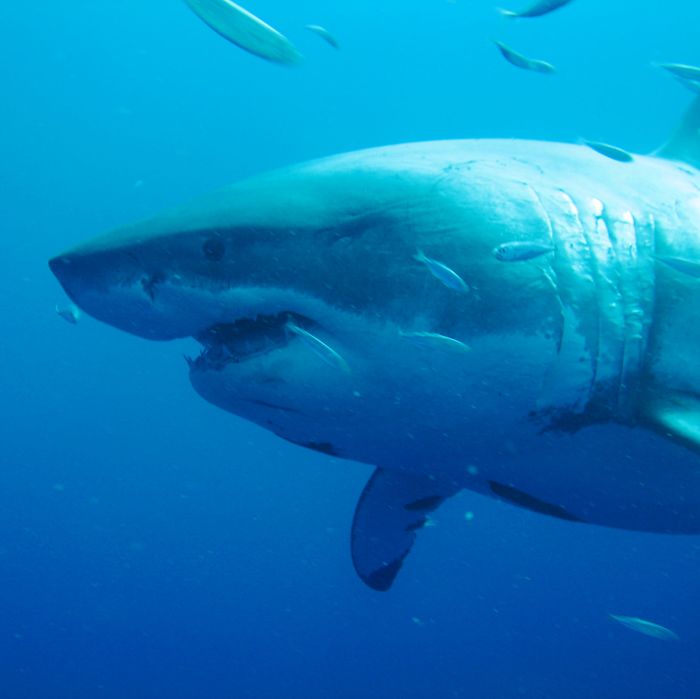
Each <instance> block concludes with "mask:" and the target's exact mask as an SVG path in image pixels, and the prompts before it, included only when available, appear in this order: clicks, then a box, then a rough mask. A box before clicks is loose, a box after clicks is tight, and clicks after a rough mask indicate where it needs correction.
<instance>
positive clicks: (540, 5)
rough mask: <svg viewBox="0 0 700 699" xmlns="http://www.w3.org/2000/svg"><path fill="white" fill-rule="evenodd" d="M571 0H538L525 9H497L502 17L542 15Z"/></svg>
mask: <svg viewBox="0 0 700 699" xmlns="http://www.w3.org/2000/svg"><path fill="white" fill-rule="evenodd" d="M571 1H572V0H540V1H539V2H536V3H535V4H534V5H532V6H530V7H528V8H527V9H525V10H520V11H517V10H502V9H499V10H498V11H499V12H500V13H501V14H502V15H503V16H504V17H514V18H518V17H542V15H548V14H549V13H550V12H554V10H558V9H559V8H560V7H564V5H568V4H569V3H570V2H571Z"/></svg>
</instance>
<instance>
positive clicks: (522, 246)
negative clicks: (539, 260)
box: [493, 240, 554, 262]
mask: <svg viewBox="0 0 700 699" xmlns="http://www.w3.org/2000/svg"><path fill="white" fill-rule="evenodd" d="M550 252H554V246H553V245H547V244H545V243H535V242H532V241H527V240H514V241H512V242H510V243H501V245H498V246H497V247H495V248H494V249H493V254H494V257H495V258H496V259H497V260H500V261H501V262H524V261H525V260H532V259H534V258H535V257H540V256H542V255H548V254H549V253H550Z"/></svg>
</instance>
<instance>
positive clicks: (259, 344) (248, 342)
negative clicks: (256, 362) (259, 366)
mask: <svg viewBox="0 0 700 699" xmlns="http://www.w3.org/2000/svg"><path fill="white" fill-rule="evenodd" d="M290 321H291V322H293V323H295V324H297V325H299V326H300V327H304V328H309V327H313V326H314V325H315V323H314V322H313V321H312V320H311V319H309V318H306V317H305V316H302V315H300V314H299V313H294V312H293V311H281V312H280V313H276V314H274V315H263V314H261V315H258V316H256V317H255V318H240V319H239V320H236V321H234V322H233V323H217V324H216V325H212V326H211V327H209V328H207V329H206V330H204V331H202V332H200V333H199V334H197V335H196V336H195V337H194V339H195V340H197V342H199V343H200V344H201V345H202V350H201V352H200V355H199V356H198V357H197V358H196V359H191V358H190V357H185V359H186V360H187V363H188V365H189V367H190V370H191V371H221V370H222V369H224V368H225V367H226V366H228V365H229V364H239V363H241V362H244V361H248V360H250V359H254V358H256V357H260V356H262V355H265V354H268V353H269V352H272V351H273V350H277V349H280V348H282V347H286V346H287V344H288V343H289V342H290V339H291V338H290V332H289V330H288V329H287V324H288V323H289V322H290Z"/></svg>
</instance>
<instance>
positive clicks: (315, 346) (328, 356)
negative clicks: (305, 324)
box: [286, 320, 350, 373]
mask: <svg viewBox="0 0 700 699" xmlns="http://www.w3.org/2000/svg"><path fill="white" fill-rule="evenodd" d="M286 327H287V330H289V332H291V333H294V334H295V335H296V336H297V337H299V338H300V339H301V340H302V341H303V342H304V344H305V345H306V346H307V347H308V348H309V349H311V350H312V351H313V352H314V353H315V354H316V355H318V356H319V357H320V358H321V359H322V360H323V361H324V362H325V363H326V364H328V365H329V366H332V367H333V368H334V369H341V370H342V371H344V372H347V373H350V367H349V366H348V363H347V362H346V361H345V359H343V357H341V356H340V355H339V354H338V353H337V352H336V351H335V350H334V349H333V348H332V347H330V346H329V345H327V344H326V343H325V342H324V341H323V340H320V339H319V338H318V337H316V335H312V334H311V333H310V332H309V331H308V330H304V328H300V327H299V326H298V325H296V323H293V322H292V321H291V320H290V321H288V322H287V326H286Z"/></svg>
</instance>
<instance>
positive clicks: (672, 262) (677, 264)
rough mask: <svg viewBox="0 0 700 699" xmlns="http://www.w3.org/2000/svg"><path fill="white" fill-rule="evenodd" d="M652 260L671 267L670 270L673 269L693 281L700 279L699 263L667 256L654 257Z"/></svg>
mask: <svg viewBox="0 0 700 699" xmlns="http://www.w3.org/2000/svg"><path fill="white" fill-rule="evenodd" d="M654 259H656V260H658V261H659V262H663V263H664V264H665V265H668V266H669V267H671V269H675V270H676V272H680V273H681V274H685V275H687V276H689V277H693V278H694V279H700V262H696V261H695V260H687V259H685V258H683V257H671V256H668V255H655V256H654Z"/></svg>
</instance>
